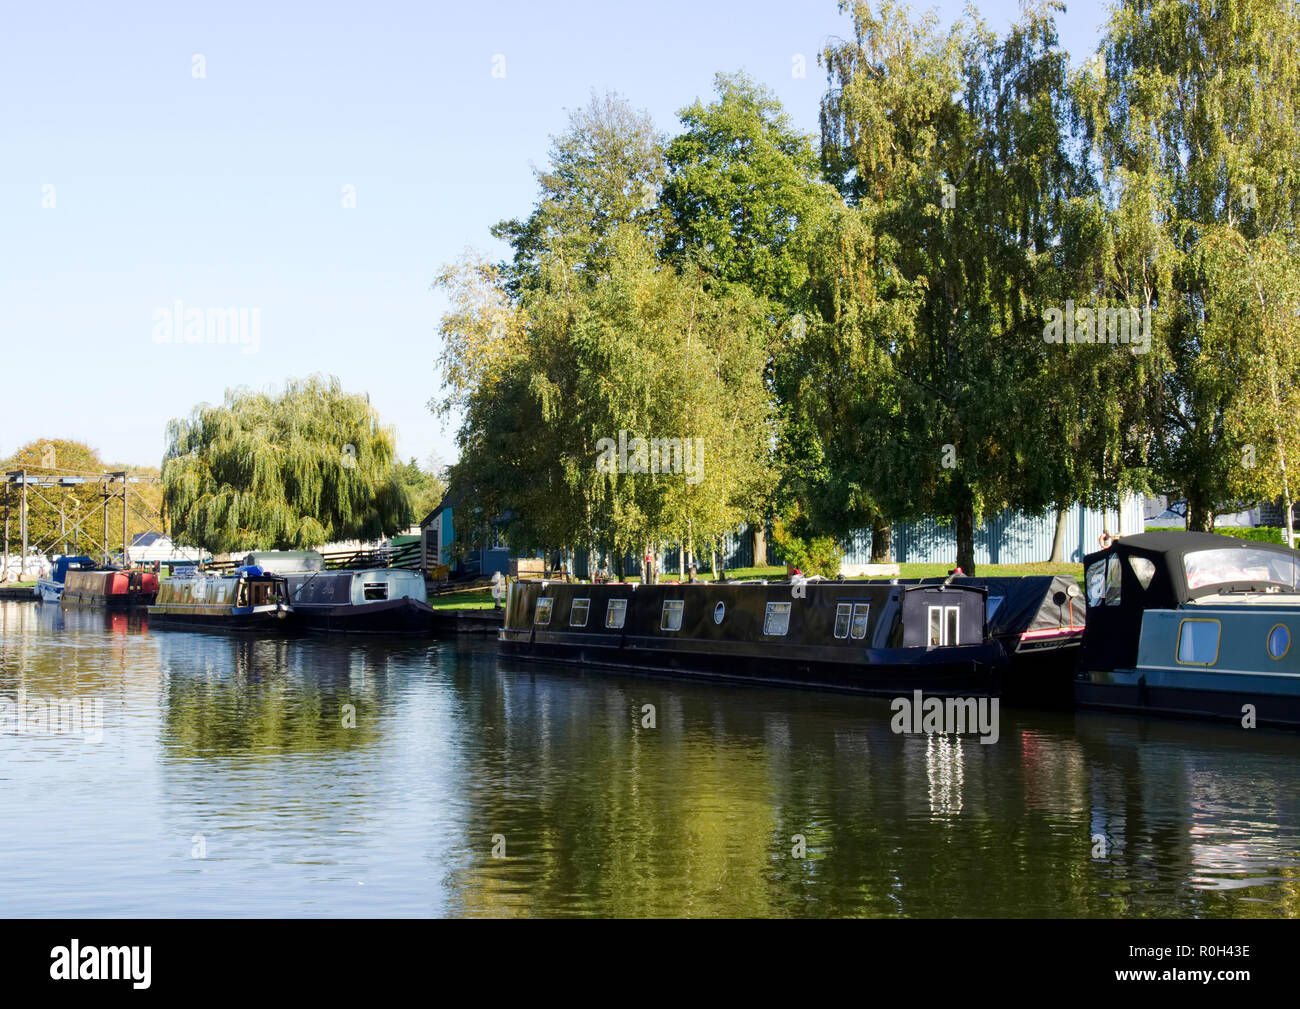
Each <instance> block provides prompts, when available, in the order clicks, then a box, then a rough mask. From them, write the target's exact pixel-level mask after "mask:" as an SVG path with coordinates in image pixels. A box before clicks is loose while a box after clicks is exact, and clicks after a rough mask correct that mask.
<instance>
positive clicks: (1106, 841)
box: [0, 602, 1300, 917]
mask: <svg viewBox="0 0 1300 1009" xmlns="http://www.w3.org/2000/svg"><path fill="white" fill-rule="evenodd" d="M20 693H21V695H22V697H23V698H24V700H25V703H26V704H27V705H28V708H27V709H26V710H27V711H28V713H29V717H30V712H31V711H32V710H37V711H39V710H41V709H39V708H35V709H33V708H32V707H31V706H32V705H33V704H37V705H40V704H44V703H45V702H48V701H51V700H53V701H59V700H62V701H65V702H66V701H72V700H78V701H82V702H87V703H88V704H89V705H90V708H89V710H91V711H93V707H94V704H95V702H97V701H98V702H101V703H102V711H103V728H102V739H101V740H100V741H98V742H92V741H87V740H86V739H84V738H82V737H80V736H74V735H71V734H49V733H47V734H44V735H41V734H34V733H32V732H23V733H19V732H17V731H16V717H15V716H14V715H13V714H12V712H13V711H14V710H15V709H16V707H17V702H18V700H19V697H20ZM5 701H8V702H9V705H10V707H9V709H8V710H9V711H10V713H11V714H10V718H9V720H8V721H7V722H5V724H4V728H3V734H0V811H2V812H3V817H4V830H3V831H0V915H4V916H87V915H88V916H101V915H164V916H189V915H194V916H231V915H262V916H276V915H310V916H329V915H353V916H375V915H380V916H390V915H781V916H824V915H868V916H986V915H993V916H1037V915H1053V916H1119V915H1123V916H1153V917H1160V916H1255V917H1280V916H1288V917H1294V916H1297V915H1298V914H1300V773H1297V772H1298V769H1300V736H1298V735H1294V734H1284V733H1268V732H1264V731H1257V732H1254V733H1249V734H1248V733H1245V732H1243V731H1241V730H1234V729H1231V728H1219V727H1214V726H1198V725H1191V724H1181V723H1173V722H1155V721H1144V720H1140V719H1130V718H1125V717H1112V716H1095V715H1083V714H1080V715H1077V716H1076V715H1069V714H1064V715H1060V714H1044V713H1037V712H1033V713H1030V712H1011V711H1004V712H1003V713H1002V726H1001V739H1000V740H999V741H998V742H997V743H996V744H992V745H987V744H981V743H980V742H979V741H978V739H977V737H974V736H971V737H962V738H957V737H952V736H949V737H939V736H930V737H927V736H899V735H895V734H893V733H892V732H891V731H890V728H889V718H890V709H889V706H888V703H887V702H886V701H880V700H871V699H860V698H854V697H846V696H839V695H834V694H819V693H797V692H791V691H783V690H768V689H761V688H743V687H720V686H713V685H703V684H693V683H680V682H674V681H661V680H653V679H641V678H636V677H622V676H606V675H594V674H584V673H582V672H578V671H573V670H567V669H565V668H563V667H554V666H541V665H531V664H529V663H527V662H523V661H520V660H504V659H500V658H498V657H497V655H496V653H495V650H494V647H493V645H492V643H491V642H488V641H478V642H471V641H468V640H462V641H460V642H457V641H418V642H410V641H405V642H403V641H355V642H354V641H351V640H345V639H339V638H311V637H304V638H296V639H283V640H272V639H262V640H257V639H248V638H238V637H228V636H223V635H219V634H204V633H197V632H185V631H175V630H158V629H152V628H149V627H147V626H146V622H145V621H143V620H142V619H141V618H140V617H134V616H133V617H131V618H129V619H128V618H126V617H124V616H116V617H110V616H107V615H105V614H102V613H99V612H94V611H90V612H69V613H63V612H60V611H59V610H58V609H57V608H53V607H49V606H38V605H35V604H30V603H12V602H9V603H0V706H2V705H3V704H4V702H5ZM647 704H652V705H654V706H655V711H656V714H657V723H658V724H657V728H653V729H647V728H642V726H641V718H642V710H643V706H644V705H647ZM349 706H350V707H349ZM353 723H355V724H354V726H353ZM28 727H29V728H30V727H31V723H29V725H28ZM36 727H37V728H38V729H39V728H40V724H39V720H38V721H37V722H36ZM88 734H89V735H90V736H92V737H93V736H94V735H96V733H95V732H94V731H93V728H92V729H91V730H90V731H89V733H88ZM795 835H802V836H803V837H804V838H805V839H806V845H807V855H806V857H805V858H803V859H796V858H794V857H792V854H791V849H792V847H793V846H794V844H795V841H794V840H793V839H794V836H795ZM494 844H495V846H496V847H497V849H498V851H499V849H500V847H501V846H502V845H504V848H505V857H504V858H502V857H494V852H493V848H494ZM1103 849H1104V851H1103Z"/></svg>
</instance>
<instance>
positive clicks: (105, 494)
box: [99, 473, 109, 564]
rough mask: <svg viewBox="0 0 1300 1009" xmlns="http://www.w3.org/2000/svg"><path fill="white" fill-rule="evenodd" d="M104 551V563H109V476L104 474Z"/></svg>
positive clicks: (102, 544)
mask: <svg viewBox="0 0 1300 1009" xmlns="http://www.w3.org/2000/svg"><path fill="white" fill-rule="evenodd" d="M99 545H100V546H101V547H103V549H104V563H105V564H107V563H108V561H109V557H108V474H107V473H105V474H104V538H103V540H101V541H100V544H99Z"/></svg>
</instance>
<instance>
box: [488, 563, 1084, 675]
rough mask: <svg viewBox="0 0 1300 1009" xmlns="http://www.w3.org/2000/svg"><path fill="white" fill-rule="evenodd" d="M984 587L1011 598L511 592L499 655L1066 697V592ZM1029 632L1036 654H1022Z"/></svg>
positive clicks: (950, 590) (1074, 602)
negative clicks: (1027, 689)
mask: <svg viewBox="0 0 1300 1009" xmlns="http://www.w3.org/2000/svg"><path fill="white" fill-rule="evenodd" d="M988 581H990V582H993V581H997V582H1000V583H1012V582H1014V583H1016V584H997V585H994V586H993V588H995V589H996V590H997V591H996V593H991V591H990V585H989V584H984V583H983V582H981V580H980V579H975V578H961V579H945V580H942V581H912V582H901V581H897V580H896V581H893V582H881V581H792V582H772V583H734V582H733V583H721V584H718V583H697V584H685V585H682V584H666V585H665V584H659V585H631V584H606V585H573V584H567V583H562V582H518V583H515V584H512V585H511V586H510V591H509V594H508V597H507V601H506V618H505V627H504V628H503V629H502V630H501V631H500V633H499V636H498V640H499V642H500V647H501V650H502V651H503V652H506V653H507V654H516V655H528V656H535V657H538V658H544V659H553V660H559V661H563V662H574V663H579V664H582V665H590V666H599V667H607V668H618V669H629V670H635V671H642V672H650V673H667V674H670V675H683V676H702V677H709V678H717V679H730V680H746V681H755V682H762V683H770V684H777V685H783V686H809V687H819V688H830V689H843V690H853V691H861V692H866V693H875V694H885V695H896V694H898V693H899V692H900V691H904V692H906V691H912V690H914V689H922V690H924V691H926V692H927V693H930V694H939V695H944V694H947V695H967V696H988V695H999V694H1002V693H1003V692H1004V690H1005V688H1007V687H1008V686H1009V685H1011V684H1013V683H1016V682H1018V679H1019V678H1018V677H1017V675H1016V673H1017V671H1018V669H1019V668H1023V669H1024V670H1025V671H1028V672H1029V678H1030V679H1032V678H1033V676H1034V675H1039V676H1046V677H1054V678H1055V680H1058V681H1060V682H1062V683H1064V684H1065V687H1066V689H1068V686H1069V682H1070V675H1071V672H1072V664H1071V662H1070V661H1069V660H1068V659H1067V658H1063V657H1062V654H1061V653H1062V650H1063V649H1065V648H1066V647H1069V646H1071V645H1073V644H1076V643H1077V641H1078V635H1077V633H1075V628H1077V629H1079V630H1081V629H1082V624H1083V620H1082V617H1083V611H1082V603H1081V600H1080V599H1079V598H1078V595H1079V594H1078V592H1077V589H1076V590H1075V591H1074V592H1073V593H1071V592H1070V591H1069V587H1070V586H1071V585H1072V584H1073V582H1072V581H1071V580H1068V579H1056V578H1052V577H1039V578H1027V579H998V580H988ZM991 595H992V596H993V598H994V599H995V600H996V602H995V604H994V605H990V597H991ZM1049 630H1050V631H1051V633H1052V635H1053V636H1054V638H1053V637H1049V636H1048V635H1047V633H1045V632H1047V631H1049ZM1030 632H1037V634H1038V640H1039V641H1040V642H1041V643H1039V644H1038V645H1037V646H1036V647H1034V648H1032V650H1024V651H1022V645H1027V644H1030V643H1031V642H1032V641H1033V638H1032V637H1030V638H1027V637H1026V634H1027V633H1030ZM1049 652H1050V653H1053V654H1054V655H1055V658H1056V662H1055V664H1054V665H1053V666H1047V665H1044V664H1043V662H1042V659H1043V658H1044V657H1045V656H1046V655H1048V654H1049ZM1034 685H1035V686H1041V684H1034ZM1043 692H1044V693H1046V694H1050V693H1052V690H1051V689H1047V690H1045V691H1043Z"/></svg>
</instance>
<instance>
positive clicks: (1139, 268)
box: [1077, 0, 1300, 529]
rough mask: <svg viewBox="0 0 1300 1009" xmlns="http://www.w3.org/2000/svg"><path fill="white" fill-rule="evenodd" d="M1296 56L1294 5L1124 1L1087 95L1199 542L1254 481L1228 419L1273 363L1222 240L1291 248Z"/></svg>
mask: <svg viewBox="0 0 1300 1009" xmlns="http://www.w3.org/2000/svg"><path fill="white" fill-rule="evenodd" d="M1298 52H1300V7H1297V5H1296V4H1294V3H1291V2H1283V3H1279V2H1277V0H1215V2H1213V3H1200V2H1192V0H1124V2H1122V3H1121V4H1119V6H1118V7H1117V8H1116V9H1115V11H1114V13H1113V15H1112V17H1111V20H1110V23H1109V25H1108V26H1107V29H1106V34H1105V36H1104V38H1103V41H1102V44H1101V47H1100V50H1099V52H1098V54H1097V56H1096V57H1095V59H1094V60H1093V61H1092V64H1091V66H1090V68H1089V73H1088V74H1087V75H1085V76H1084V77H1082V78H1081V79H1080V82H1079V86H1078V88H1077V95H1078V98H1079V101H1080V104H1081V106H1082V108H1083V110H1084V117H1085V121H1086V123H1087V125H1088V129H1089V139H1090V140H1091V142H1092V144H1093V146H1094V148H1095V151H1096V154H1097V159H1098V165H1099V169H1100V171H1101V173H1102V176H1103V180H1104V184H1105V190H1104V193H1105V196H1106V199H1107V205H1108V210H1109V212H1110V220H1111V225H1112V229H1113V236H1114V237H1113V239H1112V240H1111V246H1112V248H1113V250H1114V258H1115V263H1114V266H1113V268H1112V270H1111V271H1110V273H1111V278H1110V283H1111V286H1112V288H1119V289H1120V291H1119V293H1121V294H1122V293H1123V290H1122V289H1123V288H1127V289H1129V290H1132V291H1134V292H1140V297H1142V298H1143V299H1145V301H1146V303H1147V304H1149V305H1150V306H1151V308H1152V313H1153V319H1154V329H1155V332H1154V333H1153V338H1152V345H1153V350H1152V359H1151V362H1150V371H1151V375H1150V379H1149V381H1148V382H1147V383H1146V385H1145V388H1144V392H1145V394H1146V396H1147V398H1148V401H1149V404H1150V411H1151V418H1150V420H1151V427H1152V429H1153V435H1152V452H1151V464H1152V468H1153V470H1154V472H1155V475H1156V478H1157V480H1158V482H1159V483H1161V485H1162V487H1161V489H1163V490H1169V491H1181V492H1182V493H1184V494H1185V495H1186V497H1187V500H1188V526H1189V528H1193V529H1207V528H1210V527H1211V526H1212V525H1213V520H1214V510H1215V507H1216V506H1217V505H1219V504H1220V503H1222V502H1224V501H1226V500H1230V499H1231V498H1232V497H1233V493H1234V489H1239V488H1241V487H1243V486H1245V485H1248V484H1250V483H1251V482H1252V479H1251V474H1248V473H1245V472H1243V459H1244V458H1245V457H1246V456H1245V454H1244V453H1243V452H1242V448H1243V444H1242V439H1243V434H1242V432H1241V431H1240V430H1239V428H1238V427H1237V426H1236V425H1234V424H1233V423H1230V421H1229V419H1230V418H1231V417H1232V416H1233V415H1234V413H1236V412H1237V404H1238V401H1239V398H1240V396H1241V394H1242V390H1243V389H1244V388H1247V387H1248V386H1250V385H1251V384H1252V383H1253V382H1254V380H1255V379H1256V378H1257V377H1258V376H1259V375H1260V374H1261V373H1262V372H1261V371H1260V367H1261V365H1262V363H1263V362H1262V361H1261V359H1260V358H1259V357H1258V356H1256V355H1254V354H1252V353H1249V352H1247V353H1241V352H1239V351H1240V350H1242V349H1243V348H1242V347H1241V346H1239V342H1238V340H1237V339H1236V338H1235V337H1234V336H1233V333H1234V331H1237V332H1238V333H1239V330H1238V327H1236V326H1235V324H1234V322H1233V320H1231V319H1225V318H1224V317H1223V310H1224V305H1225V303H1240V301H1239V299H1237V298H1235V297H1234V296H1232V294H1231V292H1230V291H1229V290H1226V289H1225V286H1224V285H1227V287H1228V288H1231V287H1232V286H1233V285H1234V284H1235V283H1236V278H1234V277H1233V276H1232V273H1231V271H1230V270H1225V269H1224V268H1223V264H1224V256H1235V255H1237V253H1235V252H1233V251H1232V250H1233V249H1234V248H1238V249H1239V248H1241V246H1240V245H1239V244H1238V243H1237V241H1236V240H1235V239H1234V240H1227V241H1225V240H1224V236H1223V235H1222V234H1220V232H1221V229H1224V228H1227V229H1230V230H1232V231H1235V232H1237V233H1238V234H1239V235H1240V236H1241V239H1243V240H1252V239H1255V238H1258V237H1260V236H1264V235H1270V234H1276V235H1278V236H1279V237H1280V238H1281V240H1283V241H1284V242H1287V243H1293V242H1294V241H1295V236H1296V234H1297V211H1298V210H1300V173H1298V172H1297V169H1296V165H1297V163H1298V161H1300V59H1298V58H1297V53H1298ZM1216 235H1218V237H1215V236H1216ZM1206 243H1209V244H1208V245H1207V244H1206ZM1239 335H1240V334H1239ZM1256 437H1263V436H1262V435H1257V436H1256Z"/></svg>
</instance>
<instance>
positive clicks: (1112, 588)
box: [1106, 554, 1121, 606]
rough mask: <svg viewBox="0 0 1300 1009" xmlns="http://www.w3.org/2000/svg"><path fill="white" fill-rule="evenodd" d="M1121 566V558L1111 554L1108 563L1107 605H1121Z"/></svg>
mask: <svg viewBox="0 0 1300 1009" xmlns="http://www.w3.org/2000/svg"><path fill="white" fill-rule="evenodd" d="M1120 574H1121V572H1120V566H1119V556H1118V555H1117V554H1111V555H1110V558H1109V560H1108V561H1107V562H1106V605H1107V606H1118V605H1119V583H1120Z"/></svg>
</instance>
